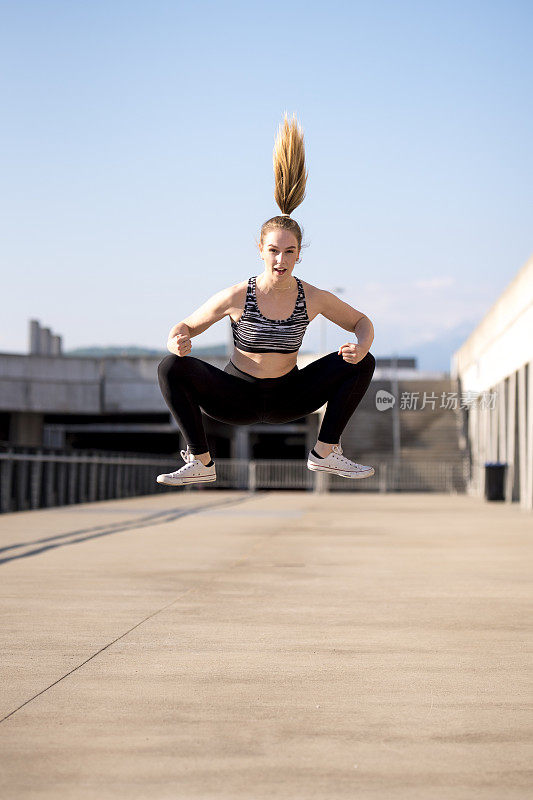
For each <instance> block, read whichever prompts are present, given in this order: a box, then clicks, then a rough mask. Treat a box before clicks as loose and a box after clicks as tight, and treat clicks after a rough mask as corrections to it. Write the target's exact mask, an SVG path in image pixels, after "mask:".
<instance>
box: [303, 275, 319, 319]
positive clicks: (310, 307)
mask: <svg viewBox="0 0 533 800" xmlns="http://www.w3.org/2000/svg"><path fill="white" fill-rule="evenodd" d="M300 281H301V282H302V286H303V290H304V293H305V304H306V306H307V316H308V317H309V319H310V320H312V319H314V318H315V317H316V316H317V315H318V314H320V313H321V312H322V305H323V294H324V290H323V289H319V288H318V286H313V284H312V283H308V282H307V281H303V280H302V279H301V278H300Z"/></svg>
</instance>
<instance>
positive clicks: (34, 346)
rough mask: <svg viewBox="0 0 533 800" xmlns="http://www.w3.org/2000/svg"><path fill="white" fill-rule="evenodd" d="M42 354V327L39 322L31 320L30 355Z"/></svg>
mask: <svg viewBox="0 0 533 800" xmlns="http://www.w3.org/2000/svg"><path fill="white" fill-rule="evenodd" d="M40 352H41V326H40V325H39V320H37V319H30V355H39V353H40Z"/></svg>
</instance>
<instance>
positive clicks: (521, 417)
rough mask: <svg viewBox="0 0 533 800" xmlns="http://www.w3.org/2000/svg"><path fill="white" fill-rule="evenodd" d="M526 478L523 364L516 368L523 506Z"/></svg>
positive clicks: (519, 462) (524, 373)
mask: <svg viewBox="0 0 533 800" xmlns="http://www.w3.org/2000/svg"><path fill="white" fill-rule="evenodd" d="M527 478H528V468H527V441H526V365H525V364H523V365H522V366H521V367H520V369H519V370H518V485H519V492H520V505H521V506H522V507H523V508H525V505H526V494H527Z"/></svg>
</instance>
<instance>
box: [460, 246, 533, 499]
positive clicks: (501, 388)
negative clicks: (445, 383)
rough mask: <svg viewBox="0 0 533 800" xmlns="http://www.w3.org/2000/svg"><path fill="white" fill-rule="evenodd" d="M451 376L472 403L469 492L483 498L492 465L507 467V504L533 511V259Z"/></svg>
mask: <svg viewBox="0 0 533 800" xmlns="http://www.w3.org/2000/svg"><path fill="white" fill-rule="evenodd" d="M451 374H452V377H453V378H455V379H456V380H457V381H458V385H459V386H460V391H461V393H462V395H464V396H465V397H466V400H467V402H466V404H465V435H466V438H467V441H468V448H469V451H470V461H471V470H470V477H469V481H468V491H469V492H470V493H471V494H475V495H483V493H484V489H485V463H486V462H501V463H505V464H507V470H506V483H505V499H506V501H507V502H512V501H518V502H519V503H520V505H521V507H522V508H524V509H526V510H532V509H533V257H532V258H530V259H529V260H528V261H527V263H526V264H525V265H524V266H523V267H522V269H521V270H520V271H519V272H518V274H517V275H516V277H515V278H514V279H513V281H511V283H510V284H509V286H508V287H507V288H506V289H505V291H504V292H503V294H502V295H501V296H500V297H499V298H498V300H497V301H496V302H495V303H494V305H493V306H492V308H491V309H490V310H489V311H488V312H487V314H486V315H485V317H484V318H483V320H482V321H481V322H480V324H479V325H478V326H477V328H476V329H475V330H474V331H473V332H472V334H471V335H470V336H469V337H468V339H467V340H466V341H465V342H464V344H463V345H462V346H461V347H460V348H459V350H457V352H455V353H454V355H453V357H452V368H451ZM470 401H471V402H470Z"/></svg>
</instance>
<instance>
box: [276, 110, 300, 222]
mask: <svg viewBox="0 0 533 800" xmlns="http://www.w3.org/2000/svg"><path fill="white" fill-rule="evenodd" d="M273 161H274V198H275V200H276V203H277V204H278V206H279V210H280V211H281V213H282V214H288V215H289V216H290V215H291V214H292V212H293V211H294V209H295V208H298V206H299V205H300V204H301V203H302V201H303V199H304V197H305V185H306V182H307V174H308V173H307V170H306V168H305V148H304V135H303V130H302V128H301V127H300V125H298V122H297V121H296V114H293V117H292V120H291V121H290V122H289V120H288V118H287V112H285V115H284V118H283V122H282V123H281V125H280V126H279V128H278V135H277V137H276V142H275V145H274V157H273Z"/></svg>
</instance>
